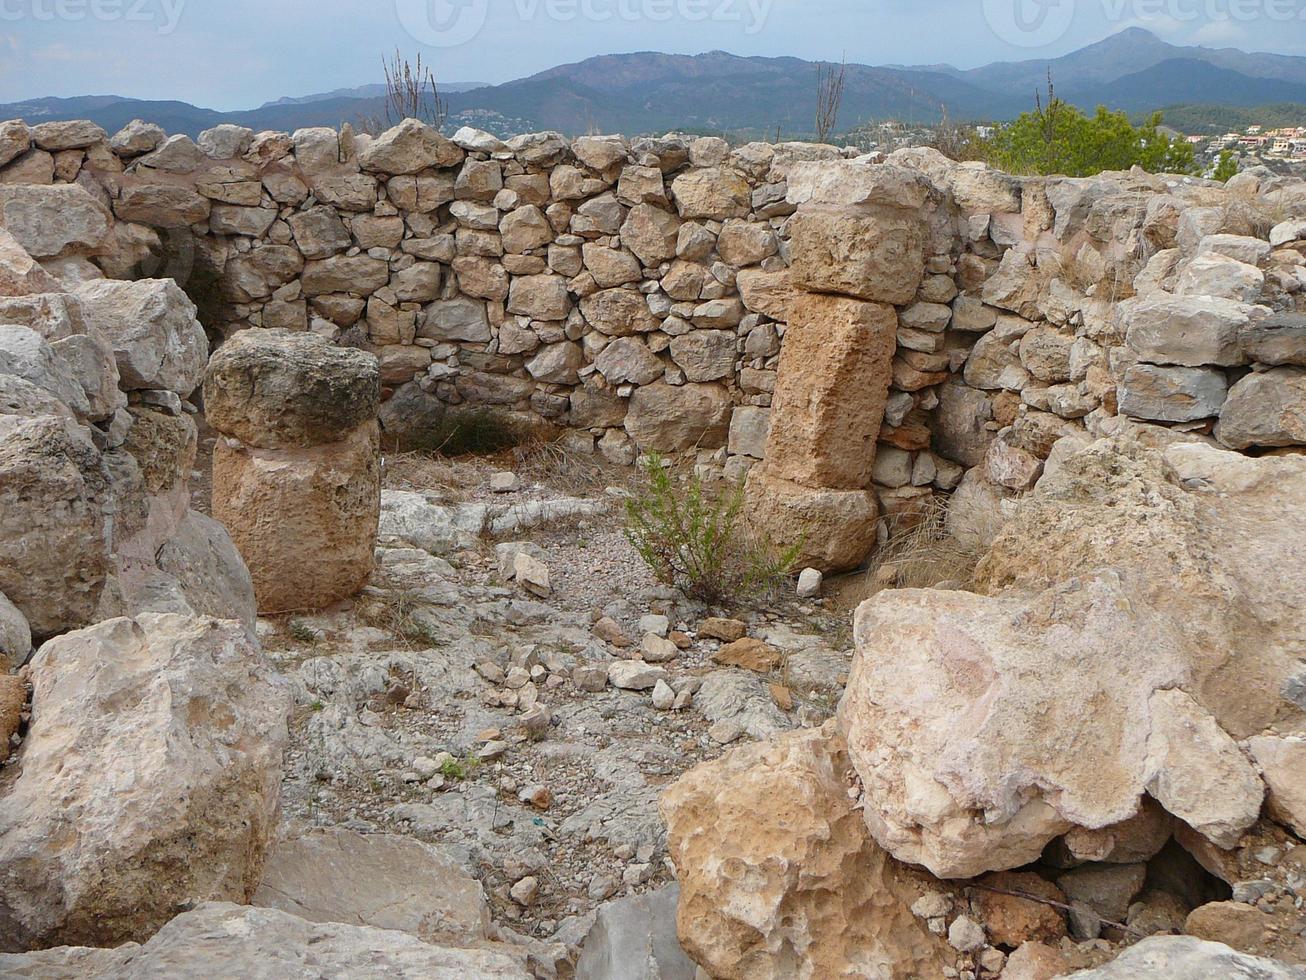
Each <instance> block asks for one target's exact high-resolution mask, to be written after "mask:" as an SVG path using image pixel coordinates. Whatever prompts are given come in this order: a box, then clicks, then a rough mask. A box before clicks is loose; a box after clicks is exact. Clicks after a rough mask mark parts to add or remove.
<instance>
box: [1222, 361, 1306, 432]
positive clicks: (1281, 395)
mask: <svg viewBox="0 0 1306 980" xmlns="http://www.w3.org/2000/svg"><path fill="white" fill-rule="evenodd" d="M1215 437H1216V438H1217V439H1219V440H1220V442H1222V443H1224V444H1225V445H1226V446H1229V447H1230V448H1232V449H1247V448H1249V447H1251V446H1298V445H1304V444H1306V369H1302V368H1290V367H1281V368H1274V369H1273V370H1270V371H1266V372H1264V373H1257V374H1249V375H1247V376H1246V377H1245V378H1243V379H1242V380H1241V381H1239V382H1238V383H1237V384H1236V385H1234V386H1233V387H1232V388H1230V389H1229V398H1228V400H1227V401H1226V402H1225V403H1224V405H1223V407H1222V408H1221V409H1220V423H1219V425H1217V426H1216V428H1215Z"/></svg>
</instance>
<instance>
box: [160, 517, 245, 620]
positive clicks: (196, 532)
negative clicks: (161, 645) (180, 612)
mask: <svg viewBox="0 0 1306 980" xmlns="http://www.w3.org/2000/svg"><path fill="white" fill-rule="evenodd" d="M158 566H159V570H160V571H161V572H163V573H164V574H165V575H169V576H171V577H172V578H173V579H175V580H176V582H177V588H178V590H179V591H180V592H181V595H182V596H183V597H184V599H185V601H186V604H187V606H189V607H190V609H192V610H193V611H194V612H195V613H196V614H197V615H200V616H212V617H213V618H215V619H234V620H236V621H237V622H240V623H243V624H244V626H245V628H246V629H248V630H250V631H253V629H254V627H255V619H256V617H257V608H258V607H257V603H256V601H255V598H254V580H253V579H252V578H250V574H249V569H248V568H246V567H245V561H244V559H243V558H241V557H240V552H239V551H237V550H236V546H235V544H234V543H233V542H232V540H231V535H230V534H228V533H227V529H226V528H225V527H223V526H222V525H221V524H219V523H218V522H217V521H215V520H214V519H213V518H211V517H208V516H206V515H204V514H201V513H199V512H198V511H189V512H188V513H187V514H186V517H185V519H184V520H183V521H182V522H181V523H180V524H179V525H178V526H177V529H176V530H175V531H174V532H173V533H172V534H171V535H169V537H168V540H167V541H166V542H165V543H164V544H163V546H162V547H161V548H160V549H159V551H158Z"/></svg>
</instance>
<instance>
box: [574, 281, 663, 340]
mask: <svg viewBox="0 0 1306 980" xmlns="http://www.w3.org/2000/svg"><path fill="white" fill-rule="evenodd" d="M580 309H581V312H582V313H583V314H584V315H585V320H586V322H587V323H589V325H590V326H592V327H593V328H594V329H595V330H597V331H598V332H599V333H601V334H605V335H606V336H609V337H629V336H630V335H631V334H634V333H648V332H650V331H652V330H656V329H657V328H658V321H657V320H655V319H654V318H653V314H652V313H651V312H650V311H649V307H648V303H647V301H645V299H644V297H643V296H642V295H641V294H640V293H638V292H636V291H635V290H633V289H621V288H618V289H604V290H601V291H600V292H597V293H594V294H593V295H592V296H586V297H585V298H584V299H583V300H581V304H580Z"/></svg>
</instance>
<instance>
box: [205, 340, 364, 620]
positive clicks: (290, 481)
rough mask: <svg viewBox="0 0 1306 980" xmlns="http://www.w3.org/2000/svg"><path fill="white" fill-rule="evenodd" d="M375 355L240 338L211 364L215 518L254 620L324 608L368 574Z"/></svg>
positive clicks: (319, 343)
mask: <svg viewBox="0 0 1306 980" xmlns="http://www.w3.org/2000/svg"><path fill="white" fill-rule="evenodd" d="M379 400H380V377H379V372H378V369H377V362H376V358H374V357H373V356H371V355H370V354H367V353H364V352H362V351H356V350H351V349H347V348H341V347H335V346H333V345H332V344H331V343H330V342H329V341H327V340H325V339H323V338H321V337H318V336H316V335H314V334H309V333H295V332H292V331H288V330H278V329H274V330H247V331H243V332H241V333H239V334H237V335H236V336H235V337H233V338H232V339H231V340H229V341H228V342H227V343H226V344H225V345H223V347H222V348H221V349H219V351H218V352H217V353H216V354H215V355H214V356H213V359H212V360H211V361H210V362H209V369H208V374H207V376H206V377H205V380H204V401H205V408H206V412H207V416H208V420H209V424H210V425H212V426H213V428H215V429H216V430H217V431H218V432H220V433H222V436H223V438H221V439H219V440H218V442H217V445H216V446H215V448H214V455H213V514H214V516H215V517H217V518H218V520H220V521H221V522H222V523H223V524H225V525H226V526H227V528H228V529H229V530H230V531H231V536H232V539H233V540H234V541H235V543H236V547H237V548H238V549H239V550H240V553H241V554H242V555H243V556H244V558H245V561H246V563H247V564H248V565H249V570H250V575H251V576H252V578H253V580H254V593H255V596H256V597H257V600H258V608H259V611H260V612H261V613H265V614H267V613H281V612H293V611H301V610H312V609H322V608H325V607H327V606H330V605H332V604H333V603H335V602H338V601H340V600H341V599H345V598H347V597H349V596H351V595H353V594H354V593H356V592H357V591H358V590H359V589H360V588H361V587H362V586H363V584H364V583H365V582H366V581H367V578H368V576H369V575H370V574H371V571H372V552H373V548H374V546H375V544H376V532H377V523H378V520H379V518H380V512H381V471H380V429H379V425H378V422H377V417H376V413H377V404H378V402H379Z"/></svg>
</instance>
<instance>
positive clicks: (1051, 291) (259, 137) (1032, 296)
mask: <svg viewBox="0 0 1306 980" xmlns="http://www.w3.org/2000/svg"><path fill="white" fill-rule="evenodd" d="M61 184H71V185H73V186H68V187H64V186H59V185H61ZM31 185H54V186H51V187H45V188H38V189H34V188H33V187H32V186H31ZM78 188H80V190H79V189H78ZM56 195H57V197H56ZM42 201H47V202H52V203H53V204H54V205H55V210H56V211H57V213H58V216H59V217H58V221H57V223H58V224H59V225H61V229H60V230H59V232H58V233H53V232H52V230H51V229H50V228H49V227H46V226H45V225H46V224H48V223H43V222H40V221H31V220H29V219H28V216H30V215H31V214H34V213H36V212H38V211H40V208H39V207H38V205H39V204H40V202H42ZM0 225H3V226H5V227H8V228H9V229H10V230H11V231H12V232H13V233H14V234H15V236H16V237H18V238H19V240H20V241H22V243H23V245H24V246H25V247H26V248H27V250H28V251H29V252H31V253H32V254H33V255H34V256H36V257H37V259H38V260H39V261H40V262H41V264H42V266H43V267H44V268H45V269H46V270H47V271H48V272H49V273H51V274H52V275H54V276H55V277H57V278H60V279H62V280H64V282H66V283H68V282H72V283H75V282H76V281H78V280H82V279H86V278H92V277H97V276H101V275H107V276H110V277H116V278H126V277H134V276H138V275H142V274H153V275H175V276H176V277H177V278H179V279H181V280H186V279H187V277H188V276H189V279H190V282H189V286H190V289H191V293H192V295H193V296H196V298H197V300H198V301H199V302H200V305H201V307H202V309H204V310H206V311H207V314H208V319H209V324H208V326H209V327H210V329H211V331H213V332H214V333H216V334H222V335H229V334H230V333H232V332H234V331H236V330H240V329H244V328H247V327H284V328H290V329H296V330H310V331H313V332H314V333H317V334H320V335H323V336H326V337H328V338H331V339H333V340H335V341H337V342H339V343H341V344H345V345H350V346H355V347H360V348H364V349H366V350H369V351H372V352H374V353H375V354H376V355H377V357H378V358H379V360H380V363H381V370H382V383H383V385H384V386H385V388H384V391H383V397H384V398H385V399H386V402H385V404H384V405H383V407H382V419H383V423H384V424H385V425H386V427H387V428H388V429H390V430H392V431H397V430H404V429H406V428H414V427H416V428H420V427H421V426H422V425H424V424H427V423H428V422H429V420H430V419H432V418H433V417H435V416H436V415H438V414H439V413H440V412H442V411H445V410H448V409H450V408H454V407H458V406H463V407H466V406H493V407H496V408H498V409H502V410H511V411H516V412H525V413H529V414H530V415H531V416H533V417H539V418H543V419H547V420H549V421H552V422H555V423H558V424H560V425H562V426H565V427H567V428H568V429H569V430H570V431H569V432H568V434H567V439H568V441H569V443H570V444H571V445H572V446H573V447H574V448H576V449H579V450H582V451H586V452H600V453H602V454H603V455H604V456H606V457H607V458H609V459H612V460H616V461H620V462H631V461H633V460H634V459H635V457H636V455H637V454H638V453H639V452H643V451H649V450H659V451H662V452H668V453H681V452H687V453H694V454H696V461H697V463H698V464H699V466H700V468H701V469H702V470H703V471H704V472H707V473H710V474H724V475H725V476H728V477H730V478H732V479H739V478H742V477H743V476H744V475H745V474H746V473H747V472H748V471H749V469H750V468H752V467H753V465H754V464H755V463H757V462H758V461H760V460H761V459H762V457H763V456H764V455H766V453H767V451H768V450H767V446H768V439H767V434H768V427H769V425H770V415H771V407H772V404H771V403H772V397H773V393H774V392H775V391H776V387H777V368H778V366H779V365H780V364H781V363H782V362H781V350H782V347H783V346H784V342H785V337H786V334H787V333H788V332H789V328H788V321H789V320H790V318H791V309H793V308H794V304H795V302H796V300H795V297H796V296H800V295H805V296H808V297H819V296H821V295H824V294H831V293H833V294H841V295H843V296H845V297H848V298H851V299H857V300H860V301H862V302H867V303H876V304H879V305H881V306H883V307H885V308H886V309H890V308H891V309H892V310H893V312H894V313H895V314H896V317H890V318H889V319H890V320H894V319H895V318H896V323H889V326H888V327H885V326H883V323H884V322H887V321H883V318H881V321H879V322H881V327H879V328H877V329H880V330H885V329H894V335H895V341H894V344H893V347H894V353H893V358H892V361H891V363H890V364H889V366H888V371H887V375H888V376H887V377H886V378H883V379H878V380H876V381H875V382H874V385H875V386H879V385H882V384H884V383H885V382H887V384H888V387H887V389H886V390H885V391H884V392H883V393H882V394H883V399H882V400H883V404H884V406H885V407H884V417H883V424H882V425H880V424H879V422H880V420H879V419H862V421H863V422H865V423H866V424H864V425H861V426H860V427H856V426H855V427H854V428H852V429H849V430H848V431H847V435H848V439H846V440H843V439H841V438H840V436H841V431H840V425H842V424H844V423H845V422H846V421H847V420H848V419H850V418H854V419H855V418H860V416H861V415H862V414H865V412H866V411H870V412H872V414H874V413H875V412H878V404H879V402H880V401H881V398H880V395H879V394H875V393H868V392H863V391H857V390H854V389H855V388H856V386H857V384H859V383H862V382H854V381H845V380H843V379H842V378H841V377H840V376H839V375H838V373H837V371H835V373H833V374H831V373H829V372H826V371H824V369H817V368H813V366H812V365H813V363H815V362H813V361H812V360H811V359H810V358H809V357H806V356H803V357H797V356H795V357H794V358H791V360H792V361H794V363H795V365H796V369H797V370H802V371H805V372H806V373H807V374H808V375H811V376H812V377H813V378H814V380H815V381H816V383H818V385H819V384H824V385H825V386H826V388H827V389H828V391H827V392H826V395H825V397H826V398H827V400H828V401H829V402H830V403H831V405H832V406H833V407H834V410H833V411H832V412H831V414H829V415H828V416H827V417H826V418H825V420H824V421H823V422H822V423H821V424H823V425H825V426H827V428H826V430H825V433H824V435H823V436H822V437H821V438H823V439H824V440H825V442H826V443H827V444H825V445H824V446H823V448H821V445H822V444H821V443H820V440H819V439H818V441H817V443H814V444H813V445H815V446H817V447H818V450H819V452H821V453H826V454H827V455H828V454H832V458H837V457H841V456H842V457H848V459H847V460H846V461H845V462H846V464H847V465H844V464H842V463H841V464H840V465H841V466H843V467H844V469H845V470H847V472H843V473H842V474H841V475H840V477H839V479H838V480H835V482H834V483H833V484H831V483H819V482H818V483H817V485H819V486H822V487H826V488H838V489H840V490H841V491H842V490H846V489H854V490H865V489H867V488H866V486H865V485H863V486H862V487H855V488H849V487H844V486H843V483H845V482H847V478H849V474H850V473H855V474H856V479H857V480H864V479H865V474H866V473H869V478H870V487H871V488H872V489H873V490H874V494H875V497H876V503H877V504H878V507H876V508H874V509H875V510H878V512H879V513H882V514H886V515H889V516H893V515H897V514H901V513H904V512H907V513H911V512H913V511H914V510H916V509H918V508H919V507H920V506H921V504H922V502H923V501H924V500H926V499H927V498H929V497H931V496H933V495H934V494H935V493H936V492H938V491H951V490H954V489H956V488H958V487H959V486H960V487H961V488H962V489H963V491H964V499H966V500H970V501H972V502H981V503H984V504H985V505H986V506H990V507H992V506H1001V505H1002V502H1003V501H1005V500H1007V499H1010V498H1012V497H1013V496H1014V495H1017V494H1019V493H1021V492H1024V491H1026V490H1028V489H1029V488H1030V487H1031V486H1032V485H1033V483H1034V482H1035V481H1036V480H1037V479H1038V477H1039V475H1040V474H1041V472H1042V470H1043V467H1044V463H1045V460H1046V459H1047V457H1048V455H1049V453H1050V452H1051V448H1052V445H1053V444H1054V443H1055V442H1056V441H1057V440H1058V439H1059V438H1061V437H1062V436H1064V435H1067V434H1074V433H1076V432H1085V433H1093V434H1100V433H1101V432H1103V431H1107V430H1110V429H1111V428H1112V427H1113V426H1118V425H1120V424H1121V422H1120V421H1119V420H1120V418H1121V417H1124V418H1128V419H1134V420H1143V421H1148V422H1158V423H1162V424H1165V425H1174V426H1179V427H1182V428H1188V429H1201V430H1202V431H1205V432H1208V433H1210V434H1211V435H1212V436H1213V437H1214V438H1215V439H1218V440H1220V441H1221V442H1222V443H1224V444H1225V445H1228V446H1232V447H1235V448H1238V449H1241V450H1249V451H1256V452H1259V451H1262V450H1264V449H1267V448H1270V447H1282V446H1290V445H1299V444H1302V443H1306V419H1304V418H1303V407H1302V406H1303V400H1304V399H1306V394H1304V389H1306V380H1304V374H1306V372H1304V371H1303V365H1306V350H1304V348H1306V341H1304V340H1303V326H1302V324H1303V320H1302V318H1301V314H1302V310H1303V308H1306V300H1303V287H1304V286H1306V257H1304V256H1303V253H1304V252H1306V241H1304V240H1306V184H1302V183H1290V182H1288V181H1286V180H1285V179H1284V178H1279V177H1274V176H1272V175H1270V174H1269V173H1268V172H1265V173H1262V172H1259V171H1253V172H1249V173H1244V174H1241V175H1239V176H1238V177H1237V178H1235V179H1234V180H1233V181H1231V182H1230V183H1229V184H1228V185H1227V186H1226V185H1222V184H1215V183H1213V182H1209V181H1203V180H1199V179H1195V178H1180V177H1173V178H1172V177H1157V176H1151V175H1148V174H1144V173H1141V172H1133V173H1125V174H1104V175H1101V176H1099V177H1095V178H1088V179H1066V178H1017V177H1012V176H1009V175H1006V174H1002V173H999V172H997V171H993V170H991V169H988V168H985V167H984V166H983V165H979V164H956V163H953V162H951V161H948V160H946V159H945V158H943V157H942V156H941V155H939V154H938V153H936V152H934V151H931V150H926V149H908V150H901V151H898V152H896V153H894V154H893V155H892V156H891V157H890V158H888V160H887V161H883V160H881V159H880V158H879V157H878V156H872V157H862V158H858V159H855V160H849V159H845V155H844V154H843V153H842V152H841V151H840V150H838V149H836V148H834V147H829V146H816V145H810V144H781V145H776V146H772V145H768V144H761V143H750V144H747V145H745V146H741V147H736V148H731V147H730V146H728V145H727V144H726V143H725V142H724V141H723V140H720V139H715V138H698V139H693V138H680V137H676V136H667V137H663V138H658V139H637V140H630V141H627V140H623V139H621V138H619V137H585V138H582V139H578V140H575V141H572V142H569V141H567V140H565V139H564V138H562V137H561V136H559V135H557V134H550V133H543V134H533V135H527V136H520V137H517V138H515V139H513V140H511V141H509V142H507V143H504V142H501V141H499V140H498V139H496V138H494V137H492V136H490V135H488V134H485V133H482V132H478V131H474V130H469V129H464V130H461V131H459V132H458V133H456V134H455V135H454V137H453V139H446V138H445V137H443V136H441V135H440V134H438V133H436V132H435V131H433V130H430V129H428V128H426V127H423V126H421V125H420V124H418V123H416V122H415V121H412V120H409V121H406V122H405V123H403V124H402V125H400V126H399V127H396V128H395V129H393V130H391V131H389V132H387V133H385V134H383V135H382V136H380V137H376V138H371V137H367V136H362V135H356V134H354V133H352V132H351V131H350V130H349V129H348V128H346V129H345V130H344V131H342V132H339V133H337V132H335V131H334V130H329V129H308V130H301V131H298V132H296V133H294V134H284V133H260V134H254V133H251V132H249V131H248V130H243V129H239V128H236V127H231V126H221V127H218V128H216V129H214V130H210V131H209V132H207V133H205V134H203V135H202V136H201V137H200V138H199V140H198V141H197V142H192V141H191V140H190V139H189V138H188V137H185V136H174V137H171V138H167V137H165V135H164V134H163V133H162V131H160V130H158V129H157V128H156V127H151V126H147V125H143V124H132V125H130V126H128V127H127V128H126V129H124V130H123V131H122V132H120V133H118V134H116V135H114V136H113V137H111V138H110V137H108V136H107V135H106V134H105V133H103V132H102V131H101V130H99V129H98V128H97V127H95V126H93V125H90V124H87V123H47V124H43V125H40V126H35V127H32V128H31V129H29V128H28V127H26V126H25V125H23V124H22V123H18V122H11V123H5V124H0ZM802 302H805V303H806V304H807V305H808V306H811V305H812V304H813V303H817V302H819V301H818V300H813V299H809V300H805V301H802ZM0 319H3V317H2V316H0ZM895 328H896V329H895ZM814 329H815V331H816V334H817V339H815V340H814V341H813V343H812V345H811V348H810V349H811V350H812V351H817V352H819V351H821V340H820V337H823V336H825V333H823V332H822V328H819V327H818V328H814ZM873 334H874V331H872V332H871V334H868V336H871V335H873ZM215 339H220V338H215ZM854 347H856V344H854ZM852 353H854V354H856V353H857V351H856V350H854V351H853V352H852ZM863 353H864V352H863ZM800 361H801V362H803V363H799V362H800ZM832 369H833V368H832ZM805 390H806V389H803V392H805ZM803 392H800V393H799V397H801V398H806V397H807V394H805V393H803ZM840 405H842V413H843V414H842V418H843V421H840V412H839V410H838V409H839V406H840ZM868 406H871V407H868ZM872 423H874V424H872ZM863 430H865V431H863ZM785 438H787V437H785ZM868 441H870V442H874V443H875V444H876V448H875V449H874V450H872V449H871V448H870V447H869V446H868V445H866V444H865V443H867V442H868ZM783 442H784V438H780V439H779V440H778V443H777V441H776V440H772V444H773V445H775V444H782V443H783ZM808 448H811V447H808ZM773 451H774V450H773ZM803 451H804V452H806V451H807V450H806V449H805V450H803ZM779 465H780V464H779V462H777V463H776V466H779ZM967 471H970V472H969V475H968V472H967ZM789 478H790V477H786V479H789ZM808 482H809V483H810V482H811V480H810V479H809V480H808ZM854 482H856V480H855V481H854ZM880 533H884V532H883V531H881V532H880ZM836 564H837V563H836Z"/></svg>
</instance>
